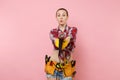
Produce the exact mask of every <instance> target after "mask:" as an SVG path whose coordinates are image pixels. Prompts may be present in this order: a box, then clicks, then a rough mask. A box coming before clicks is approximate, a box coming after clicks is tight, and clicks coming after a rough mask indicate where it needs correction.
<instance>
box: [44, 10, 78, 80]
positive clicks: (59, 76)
mask: <svg viewBox="0 0 120 80" xmlns="http://www.w3.org/2000/svg"><path fill="white" fill-rule="evenodd" d="M68 17H69V15H68V11H67V10H66V9H65V8H59V9H58V10H57V11H56V19H57V21H58V24H59V25H58V27H57V28H55V29H52V30H51V31H50V39H51V41H52V44H53V46H54V50H53V53H52V55H51V56H47V55H46V57H45V63H46V64H45V72H46V74H47V79H48V80H73V76H74V74H75V73H76V71H75V70H74V68H75V60H73V59H72V52H73V49H74V48H75V41H76V33H77V28H76V27H70V26H68V25H67V20H68Z"/></svg>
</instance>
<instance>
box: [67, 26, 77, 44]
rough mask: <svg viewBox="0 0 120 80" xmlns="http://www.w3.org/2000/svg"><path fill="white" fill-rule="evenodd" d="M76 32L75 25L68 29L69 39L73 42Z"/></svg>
mask: <svg viewBox="0 0 120 80" xmlns="http://www.w3.org/2000/svg"><path fill="white" fill-rule="evenodd" d="M76 34H77V28H76V27H72V28H71V29H70V32H69V35H70V37H71V41H73V42H75V41H76Z"/></svg>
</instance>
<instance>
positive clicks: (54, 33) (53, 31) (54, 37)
mask: <svg viewBox="0 0 120 80" xmlns="http://www.w3.org/2000/svg"><path fill="white" fill-rule="evenodd" d="M49 36H50V40H51V41H52V44H53V46H54V48H55V49H57V47H56V46H55V43H54V41H55V39H56V38H58V36H57V30H56V29H52V30H51V31H50V33H49Z"/></svg>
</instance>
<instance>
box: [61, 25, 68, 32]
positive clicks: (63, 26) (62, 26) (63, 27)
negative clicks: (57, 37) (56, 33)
mask: <svg viewBox="0 0 120 80" xmlns="http://www.w3.org/2000/svg"><path fill="white" fill-rule="evenodd" d="M66 25H67V24H60V25H59V28H60V30H62V31H64V29H65V27H66Z"/></svg>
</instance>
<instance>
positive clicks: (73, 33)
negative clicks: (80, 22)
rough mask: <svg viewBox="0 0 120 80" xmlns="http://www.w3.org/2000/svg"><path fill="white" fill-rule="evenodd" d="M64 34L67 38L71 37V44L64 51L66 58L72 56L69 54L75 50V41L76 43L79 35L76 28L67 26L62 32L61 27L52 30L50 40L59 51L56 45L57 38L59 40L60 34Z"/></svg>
mask: <svg viewBox="0 0 120 80" xmlns="http://www.w3.org/2000/svg"><path fill="white" fill-rule="evenodd" d="M61 33H64V35H65V37H64V38H66V37H68V36H70V42H69V44H68V45H67V47H66V48H65V49H64V50H63V51H64V52H65V56H68V55H70V54H69V53H70V52H71V51H73V49H74V48H75V41H76V33H77V28H76V27H69V26H67V25H66V27H65V30H64V31H63V32H62V31H61V30H60V29H59V27H58V28H55V29H52V30H51V31H50V39H51V40H52V44H53V46H54V49H56V50H58V48H57V47H56V46H55V44H54V40H55V38H59V37H58V36H59V34H61Z"/></svg>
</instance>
